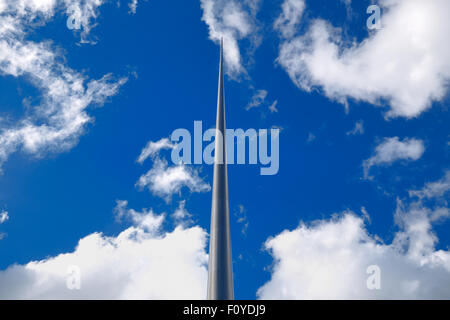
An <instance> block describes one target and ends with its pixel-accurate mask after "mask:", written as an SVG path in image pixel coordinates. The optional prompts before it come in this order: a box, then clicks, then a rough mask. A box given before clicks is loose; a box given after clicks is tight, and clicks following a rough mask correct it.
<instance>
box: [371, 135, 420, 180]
mask: <svg viewBox="0 0 450 320" xmlns="http://www.w3.org/2000/svg"><path fill="white" fill-rule="evenodd" d="M424 152H425V146H424V144H423V141H422V140H418V139H408V138H406V139H404V140H403V141H401V140H399V138H398V137H392V138H385V139H384V140H383V141H382V142H381V143H380V144H379V145H378V146H377V147H376V148H375V153H374V155H373V156H372V157H370V158H369V159H367V160H364V162H363V168H364V178H365V179H370V178H371V177H370V176H369V171H370V168H372V167H373V166H377V165H385V166H387V165H390V164H392V163H393V162H395V161H398V160H409V161H415V160H418V159H419V158H420V157H422V154H423V153H424Z"/></svg>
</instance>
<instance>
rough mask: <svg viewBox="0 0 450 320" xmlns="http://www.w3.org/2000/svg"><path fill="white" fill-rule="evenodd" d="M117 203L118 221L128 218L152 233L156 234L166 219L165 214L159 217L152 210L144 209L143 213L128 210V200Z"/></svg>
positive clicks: (115, 210)
mask: <svg viewBox="0 0 450 320" xmlns="http://www.w3.org/2000/svg"><path fill="white" fill-rule="evenodd" d="M116 203H117V205H116V207H115V208H114V213H115V214H116V219H117V221H119V222H120V221H122V219H124V218H127V219H129V220H131V222H132V223H133V224H134V225H136V226H138V227H139V228H141V229H143V230H145V231H146V232H150V233H151V232H156V231H158V230H159V229H160V228H161V225H162V223H163V221H164V218H165V215H164V214H161V215H157V214H155V213H154V212H153V210H151V209H150V210H147V209H143V211H142V212H137V211H136V210H134V209H128V208H127V207H128V201H126V200H117V201H116Z"/></svg>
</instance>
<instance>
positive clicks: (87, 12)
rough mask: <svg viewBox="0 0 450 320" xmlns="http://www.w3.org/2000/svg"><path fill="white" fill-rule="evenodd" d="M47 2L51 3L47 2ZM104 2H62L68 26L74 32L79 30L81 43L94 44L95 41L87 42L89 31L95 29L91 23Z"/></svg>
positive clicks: (104, 0)
mask: <svg viewBox="0 0 450 320" xmlns="http://www.w3.org/2000/svg"><path fill="white" fill-rule="evenodd" d="M44 2H45V1H44ZM47 2H52V1H48V0H47ZM105 2H106V0H64V4H65V6H66V14H67V16H68V19H69V22H68V26H70V27H71V29H73V31H74V32H77V31H80V30H81V33H80V37H81V41H80V42H81V43H95V41H92V40H89V39H88V36H89V33H90V32H91V29H92V28H93V27H95V24H93V23H92V22H93V21H95V20H96V18H97V16H98V14H99V13H98V8H99V7H100V6H101V5H103V4H104V3H105Z"/></svg>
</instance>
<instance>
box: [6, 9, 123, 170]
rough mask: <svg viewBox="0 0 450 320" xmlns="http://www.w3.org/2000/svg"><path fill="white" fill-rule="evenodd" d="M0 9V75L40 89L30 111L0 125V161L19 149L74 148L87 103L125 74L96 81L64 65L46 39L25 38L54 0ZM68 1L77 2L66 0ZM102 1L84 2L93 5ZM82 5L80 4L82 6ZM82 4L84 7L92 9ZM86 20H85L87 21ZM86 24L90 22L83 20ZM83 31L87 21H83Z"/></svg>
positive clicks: (100, 98)
mask: <svg viewBox="0 0 450 320" xmlns="http://www.w3.org/2000/svg"><path fill="white" fill-rule="evenodd" d="M2 3H3V6H1V7H0V8H1V9H0V16H1V19H0V75H2V76H12V77H15V78H20V79H25V80H28V81H30V82H31V84H32V85H33V86H35V87H36V88H37V89H38V90H39V91H40V93H41V102H40V104H38V105H36V106H32V108H31V111H30V113H29V114H27V115H26V116H24V118H22V119H21V120H19V121H17V122H14V123H6V122H4V123H2V127H1V128H0V165H1V164H2V163H4V162H5V161H6V160H7V159H8V157H9V155H10V154H12V153H13V152H15V151H18V150H21V151H23V152H25V153H28V154H31V155H36V156H42V155H43V154H45V153H47V152H61V151H65V150H68V149H70V148H71V147H73V146H74V145H75V144H76V143H77V141H78V138H79V137H80V136H81V135H82V134H83V132H84V129H85V127H86V125H87V124H88V123H90V122H92V118H91V117H90V116H89V114H88V113H87V108H88V107H89V106H90V105H99V106H101V105H103V104H104V103H105V102H106V100H107V99H108V98H109V97H111V96H113V95H115V94H117V92H118V89H119V87H120V86H121V85H123V84H124V83H125V82H126V79H125V78H121V79H116V78H115V77H113V76H112V75H110V74H108V75H105V76H103V77H102V78H101V79H99V80H88V79H87V77H86V76H85V75H83V74H80V73H78V72H76V71H75V70H73V69H71V68H70V67H68V66H67V65H66V63H65V60H64V57H63V56H62V55H61V53H60V51H59V50H57V48H55V47H54V46H53V45H52V44H51V43H50V42H45V41H44V42H33V41H29V40H26V36H27V32H29V31H30V30H32V27H33V26H37V25H38V23H37V22H39V23H41V24H44V23H46V22H47V21H49V20H50V19H51V18H52V17H53V15H54V13H55V10H56V9H57V6H56V5H57V4H56V1H51V0H48V1H31V0H29V1H25V0H22V1H19V2H16V1H14V2H11V1H7V2H4V1H3V2H2ZM64 3H65V4H66V5H67V6H68V5H69V4H71V5H81V2H80V1H66V2H64ZM95 4H98V5H100V4H101V1H86V2H83V6H88V7H89V8H91V9H92V10H93V7H92V6H94V5H95ZM83 8H84V7H83ZM91 9H86V10H87V11H88V12H91V11H89V10H91ZM87 21H89V19H88V20H87ZM86 23H88V22H86ZM84 28H85V31H86V30H87V28H88V27H87V25H84Z"/></svg>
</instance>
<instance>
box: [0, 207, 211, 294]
mask: <svg viewBox="0 0 450 320" xmlns="http://www.w3.org/2000/svg"><path fill="white" fill-rule="evenodd" d="M118 207H119V209H117V210H118V211H119V213H120V212H122V213H120V214H121V215H124V216H129V217H131V219H132V220H133V221H134V220H135V217H136V216H137V215H141V216H143V217H145V216H150V217H151V219H150V220H151V221H152V222H151V223H150V225H151V226H152V227H151V228H147V227H148V225H147V223H142V221H145V220H146V219H145V218H143V219H138V221H137V222H138V223H137V224H136V226H132V227H129V228H128V229H125V230H124V231H122V232H121V233H120V234H119V235H118V236H116V237H110V236H106V235H103V234H101V233H92V234H90V235H88V236H86V237H84V238H82V239H81V240H80V241H79V243H78V245H77V247H76V248H75V250H74V251H73V252H68V253H62V254H59V255H57V256H55V257H49V258H46V259H43V260H39V261H31V262H29V263H27V264H25V265H18V264H15V265H12V266H10V267H9V268H7V269H6V270H3V271H0V299H204V298H205V297H206V282H207V262H208V255H207V253H206V251H205V247H206V241H207V234H206V232H205V231H204V230H203V229H201V228H200V227H198V226H195V227H191V228H188V229H186V228H184V227H182V226H177V227H176V228H175V229H174V230H173V231H170V232H168V231H163V230H162V228H161V225H162V223H163V221H164V216H157V215H155V214H154V213H153V212H150V211H144V212H142V213H138V212H135V211H130V210H131V209H126V203H125V202H118ZM69 288H71V289H69ZM77 288H79V289H77Z"/></svg>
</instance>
